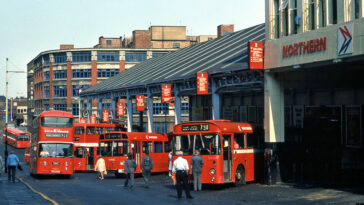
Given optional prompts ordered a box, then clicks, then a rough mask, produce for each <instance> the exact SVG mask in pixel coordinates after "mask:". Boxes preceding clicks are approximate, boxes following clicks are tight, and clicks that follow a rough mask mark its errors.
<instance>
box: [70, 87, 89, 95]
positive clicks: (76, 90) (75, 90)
mask: <svg viewBox="0 0 364 205" xmlns="http://www.w3.org/2000/svg"><path fill="white" fill-rule="evenodd" d="M89 87H90V86H89V85H72V96H73V97H78V96H80V90H81V92H82V90H86V89H87V88H89Z"/></svg>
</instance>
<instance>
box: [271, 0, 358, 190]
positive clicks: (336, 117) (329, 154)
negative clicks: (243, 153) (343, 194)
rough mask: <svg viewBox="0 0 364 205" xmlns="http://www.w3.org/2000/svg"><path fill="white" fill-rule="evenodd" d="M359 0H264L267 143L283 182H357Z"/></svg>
mask: <svg viewBox="0 0 364 205" xmlns="http://www.w3.org/2000/svg"><path fill="white" fill-rule="evenodd" d="M363 6H364V4H363V1H362V0H266V42H265V52H264V55H265V57H264V68H265V74H264V78H265V92H264V94H265V96H264V109H265V111H264V116H265V118H264V119H265V122H264V127H265V140H266V142H270V143H273V144H278V145H279V146H278V147H279V148H280V149H278V150H277V152H278V153H279V156H280V157H279V158H280V165H281V166H282V168H281V170H284V171H282V177H283V179H284V180H295V181H322V182H329V183H347V182H359V181H360V179H363V177H361V176H362V175H361V174H360V173H361V172H362V171H363V169H364V158H363V157H362V156H363V154H364V148H363V127H364V124H363V123H364V121H363V119H364V112H363V111H364V110H363V104H364V84H363V83H362V79H361V76H362V74H363V73H364V72H363V71H364V70H363V69H362V66H363V64H364V60H363V57H364V49H363V47H364V44H363V38H362V36H363V35H364V30H363V28H364V19H363Z"/></svg>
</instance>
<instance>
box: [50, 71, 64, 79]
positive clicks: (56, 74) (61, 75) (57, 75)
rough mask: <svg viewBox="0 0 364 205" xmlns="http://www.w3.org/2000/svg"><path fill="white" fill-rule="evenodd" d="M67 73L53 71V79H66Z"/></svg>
mask: <svg viewBox="0 0 364 205" xmlns="http://www.w3.org/2000/svg"><path fill="white" fill-rule="evenodd" d="M66 78H67V71H66V70H55V71H53V79H66Z"/></svg>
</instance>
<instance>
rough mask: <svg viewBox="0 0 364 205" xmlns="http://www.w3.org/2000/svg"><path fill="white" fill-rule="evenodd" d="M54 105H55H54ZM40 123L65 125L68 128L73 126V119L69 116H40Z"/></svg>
mask: <svg viewBox="0 0 364 205" xmlns="http://www.w3.org/2000/svg"><path fill="white" fill-rule="evenodd" d="M64 106H65V105H64ZM55 107H56V105H55ZM65 107H66V106H65ZM41 125H42V127H67V128H70V127H72V126H73V119H72V118H69V117H42V118H41Z"/></svg>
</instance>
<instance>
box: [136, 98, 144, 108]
mask: <svg viewBox="0 0 364 205" xmlns="http://www.w3.org/2000/svg"><path fill="white" fill-rule="evenodd" d="M136 110H137V111H144V95H137V96H136Z"/></svg>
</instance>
